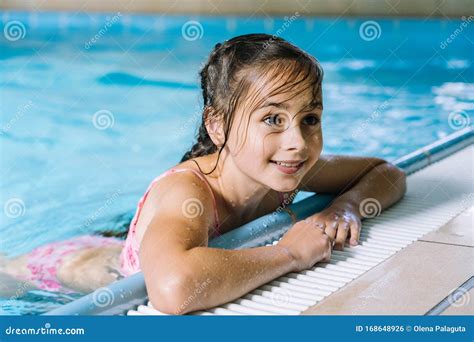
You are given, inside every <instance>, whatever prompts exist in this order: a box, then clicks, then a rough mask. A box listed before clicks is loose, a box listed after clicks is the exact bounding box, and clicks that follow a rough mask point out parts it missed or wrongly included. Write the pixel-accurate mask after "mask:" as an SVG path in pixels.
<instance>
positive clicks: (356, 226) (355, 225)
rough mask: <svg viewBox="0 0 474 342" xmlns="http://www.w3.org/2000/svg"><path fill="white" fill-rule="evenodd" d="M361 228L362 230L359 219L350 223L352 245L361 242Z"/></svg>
mask: <svg viewBox="0 0 474 342" xmlns="http://www.w3.org/2000/svg"><path fill="white" fill-rule="evenodd" d="M360 230H361V223H360V222H357V221H352V222H351V224H350V235H351V239H350V242H349V243H350V245H351V246H356V245H358V244H359V239H360Z"/></svg>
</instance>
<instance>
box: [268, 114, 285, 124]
mask: <svg viewBox="0 0 474 342" xmlns="http://www.w3.org/2000/svg"><path fill="white" fill-rule="evenodd" d="M283 121H284V120H283V119H282V117H281V116H280V115H279V114H274V115H270V116H267V117H266V118H264V119H263V122H264V123H266V124H267V125H268V126H281V125H282V124H283Z"/></svg>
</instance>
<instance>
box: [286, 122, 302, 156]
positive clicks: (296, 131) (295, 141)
mask: <svg viewBox="0 0 474 342" xmlns="http://www.w3.org/2000/svg"><path fill="white" fill-rule="evenodd" d="M282 147H283V148H284V149H286V150H295V151H303V150H304V149H305V148H306V140H305V138H304V136H303V132H302V131H301V127H299V126H298V125H296V126H291V127H289V128H288V129H287V130H286V131H285V132H284V133H283V134H282Z"/></svg>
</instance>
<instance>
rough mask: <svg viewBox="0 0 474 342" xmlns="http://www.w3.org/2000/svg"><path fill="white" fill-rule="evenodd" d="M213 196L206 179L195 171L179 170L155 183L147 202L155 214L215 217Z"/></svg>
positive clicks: (203, 217) (197, 217)
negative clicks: (205, 181)
mask: <svg viewBox="0 0 474 342" xmlns="http://www.w3.org/2000/svg"><path fill="white" fill-rule="evenodd" d="M211 196H212V195H211V193H210V192H209V189H208V188H207V186H206V184H205V183H204V181H203V180H202V179H201V178H200V177H199V176H198V175H196V174H195V173H194V172H192V171H191V170H186V171H177V172H173V173H169V174H167V175H166V176H164V177H162V178H161V179H159V180H158V181H157V182H156V183H155V184H153V186H152V187H151V189H150V191H149V193H148V196H147V200H146V202H148V203H146V204H147V207H151V210H152V211H153V212H154V215H157V214H166V216H169V215H175V216H183V215H184V216H185V217H188V216H190V217H193V216H194V217H193V218H196V219H198V220H199V219H200V218H201V219H205V218H212V217H213V213H214V204H213V201H212V197H211ZM144 209H145V207H144ZM188 218H189V217H188Z"/></svg>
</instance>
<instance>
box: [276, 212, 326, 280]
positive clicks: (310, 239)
mask: <svg viewBox="0 0 474 342" xmlns="http://www.w3.org/2000/svg"><path fill="white" fill-rule="evenodd" d="M277 246H279V247H283V248H286V250H287V251H288V252H289V254H291V255H292V257H293V261H294V264H295V268H294V270H293V271H294V272H300V271H302V270H306V269H308V268H311V267H312V266H313V265H314V264H316V263H317V262H319V261H329V260H330V258H331V240H330V239H329V237H328V236H327V235H326V234H324V232H323V230H321V229H317V228H315V227H314V225H313V224H310V223H308V222H306V221H305V220H303V221H298V222H296V223H295V224H294V225H293V226H292V227H291V228H290V229H289V230H288V231H287V232H286V233H285V235H283V237H282V238H281V240H280V241H279V242H278V245H277Z"/></svg>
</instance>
